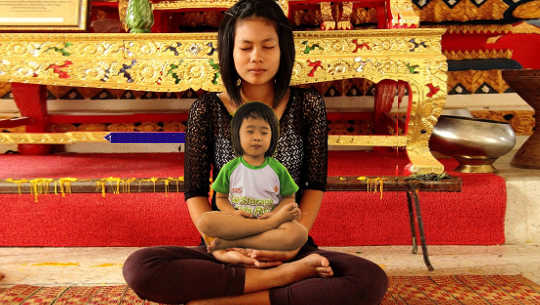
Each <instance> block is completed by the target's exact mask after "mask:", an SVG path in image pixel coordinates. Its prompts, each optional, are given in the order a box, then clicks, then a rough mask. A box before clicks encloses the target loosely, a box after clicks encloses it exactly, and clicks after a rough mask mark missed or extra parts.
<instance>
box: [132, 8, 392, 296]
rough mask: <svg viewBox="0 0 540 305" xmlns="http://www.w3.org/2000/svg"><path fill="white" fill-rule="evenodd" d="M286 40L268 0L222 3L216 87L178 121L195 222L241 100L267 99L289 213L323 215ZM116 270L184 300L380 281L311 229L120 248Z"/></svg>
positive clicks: (228, 155)
mask: <svg viewBox="0 0 540 305" xmlns="http://www.w3.org/2000/svg"><path fill="white" fill-rule="evenodd" d="M294 45H295V44H294V38H293V32H292V28H291V25H290V23H289V20H288V19H287V17H286V16H285V15H284V14H283V10H282V9H281V7H280V6H279V5H278V4H277V3H276V1H273V0H239V1H238V2H236V3H235V4H234V5H233V6H232V7H231V8H230V9H228V10H227V11H226V12H225V14H224V17H223V21H222V22H221V24H220V26H219V30H218V55H219V68H220V76H221V80H222V81H223V85H224V87H225V91H224V92H209V93H207V94H204V95H202V96H200V97H199V98H198V99H197V100H196V101H195V102H193V104H192V105H191V108H190V110H189V118H188V123H187V129H186V143H185V151H186V152H185V156H184V189H185V193H184V199H185V201H186V205H187V207H186V208H187V210H188V211H189V214H190V216H191V219H192V221H193V223H194V224H195V226H199V225H200V224H201V223H202V221H199V220H200V218H201V217H204V216H203V215H205V213H207V212H211V211H212V210H213V211H217V210H218V208H217V206H216V200H215V199H216V196H213V197H212V201H211V202H210V201H209V199H208V198H209V196H208V195H209V194H208V193H209V187H210V185H209V183H208V181H209V179H210V177H211V175H212V176H213V178H214V180H215V179H216V178H217V175H218V173H219V172H220V170H221V168H223V167H224V166H225V164H226V163H227V162H229V161H231V160H233V159H235V158H236V157H237V156H235V154H234V150H233V145H232V141H231V138H232V137H231V119H232V115H233V114H234V113H236V112H237V111H238V109H239V108H240V107H241V106H242V105H243V104H245V103H247V102H249V101H260V102H262V103H264V104H266V105H268V106H269V107H271V108H272V109H273V111H274V113H275V114H276V116H277V118H278V120H279V131H280V132H279V138H278V140H277V145H276V150H275V153H274V154H273V157H274V158H275V159H276V160H279V162H281V164H283V166H285V168H287V170H288V172H289V174H290V175H291V177H292V179H293V180H294V181H295V183H296V184H297V185H298V187H299V189H298V191H297V192H296V194H295V202H297V203H298V208H299V209H300V210H301V211H302V213H301V214H300V213H299V214H298V216H297V218H296V221H297V222H298V223H300V224H301V225H302V226H303V227H304V228H305V229H306V231H308V232H309V231H310V230H311V228H312V227H313V224H314V223H315V220H316V218H317V217H331V216H329V215H325V214H322V213H321V214H320V215H318V214H319V209H320V207H321V204H322V202H323V194H324V191H325V189H326V176H327V165H328V158H327V153H328V124H327V119H326V108H325V103H324V100H323V98H322V97H321V95H320V94H319V93H318V92H317V91H315V90H313V89H303V88H296V87H291V86H290V81H291V75H292V73H293V66H294V63H295V47H294ZM225 191H226V190H225ZM326 204H332V202H327V203H326ZM286 205H287V203H286ZM285 208H286V207H283V208H279V209H278V210H277V211H278V213H279V211H280V210H282V209H285ZM292 210H294V208H293V209H292ZM284 211H287V209H285V210H284ZM272 212H273V211H272ZM285 218H286V217H285ZM246 220H253V221H261V220H260V219H246ZM285 223H286V222H285ZM277 228H279V226H277ZM197 229H198V230H199V232H201V231H202V230H201V228H198V227H197ZM219 229H222V228H219ZM332 229H335V228H332ZM361 229H362V228H360V230H361ZM244 230H245V228H244ZM267 232H268V231H267ZM270 232H271V231H270ZM265 233H266V232H265ZM265 233H262V234H265ZM262 234H261V235H262ZM343 234H346V232H343ZM123 274H124V278H125V279H126V282H127V283H128V285H129V287H131V288H132V289H133V291H135V293H137V295H139V296H140V297H141V298H143V299H147V300H151V301H154V302H159V303H168V304H187V305H202V304H212V305H225V304H235V305H238V304H242V305H270V304H271V305H367V304H369V305H375V304H379V303H380V302H381V301H382V299H383V297H384V294H385V292H386V289H387V287H388V278H387V277H386V274H385V273H384V271H383V270H382V269H381V268H380V267H379V266H377V265H376V264H374V263H372V262H370V261H368V260H366V259H364V258H361V257H358V256H356V255H351V254H347V253H340V252H334V251H328V250H324V249H319V248H318V247H317V245H316V244H315V242H314V240H313V239H312V238H308V241H307V242H305V243H304V244H303V245H302V246H301V247H298V248H297V249H294V250H289V251H282V250H255V249H245V248H229V249H221V250H213V251H211V252H208V251H207V247H206V246H205V245H204V244H203V245H201V246H199V247H195V248H193V247H182V246H165V247H151V248H143V249H139V250H137V251H135V252H134V253H132V254H131V255H130V256H129V257H128V259H127V260H126V262H125V264H124V268H123Z"/></svg>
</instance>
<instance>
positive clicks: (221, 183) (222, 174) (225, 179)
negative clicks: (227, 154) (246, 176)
mask: <svg viewBox="0 0 540 305" xmlns="http://www.w3.org/2000/svg"><path fill="white" fill-rule="evenodd" d="M238 163H239V159H238V158H236V159H233V160H231V161H229V162H228V163H227V164H225V165H224V166H223V167H222V168H221V170H220V171H219V173H218V176H217V177H216V180H215V181H214V183H212V189H213V190H214V191H216V192H218V193H223V194H228V193H229V182H230V178H231V173H232V172H233V170H234V169H235V168H236V166H237V165H238Z"/></svg>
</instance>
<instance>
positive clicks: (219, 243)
mask: <svg viewBox="0 0 540 305" xmlns="http://www.w3.org/2000/svg"><path fill="white" fill-rule="evenodd" d="M235 246H236V245H235V243H234V242H231V241H228V240H225V239H221V238H215V239H213V240H212V241H211V242H210V243H209V244H207V245H206V249H207V250H208V252H212V251H215V250H223V249H229V248H234V247H235Z"/></svg>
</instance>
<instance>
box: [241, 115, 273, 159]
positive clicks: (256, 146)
mask: <svg viewBox="0 0 540 305" xmlns="http://www.w3.org/2000/svg"><path fill="white" fill-rule="evenodd" d="M271 140H272V130H271V129H270V124H268V122H266V121H265V120H263V119H261V118H252V117H248V118H245V119H244V120H243V121H242V125H240V146H241V147H242V150H243V151H244V155H248V156H251V157H261V156H264V154H265V153H266V151H267V150H268V148H270V142H271Z"/></svg>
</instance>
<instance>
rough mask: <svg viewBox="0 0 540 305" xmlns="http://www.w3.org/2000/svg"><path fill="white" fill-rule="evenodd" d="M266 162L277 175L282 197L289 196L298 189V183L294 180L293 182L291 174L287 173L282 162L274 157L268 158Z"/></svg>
mask: <svg viewBox="0 0 540 305" xmlns="http://www.w3.org/2000/svg"><path fill="white" fill-rule="evenodd" d="M268 164H270V166H271V167H272V169H273V170H274V171H275V172H276V174H277V175H278V177H279V184H280V186H279V189H280V195H281V196H282V197H287V196H291V195H292V194H294V193H296V192H297V191H298V189H299V188H298V185H296V182H294V179H293V178H292V177H291V174H289V171H288V170H287V168H285V166H283V164H281V163H280V162H279V161H278V160H276V159H274V158H270V160H269V162H268Z"/></svg>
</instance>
